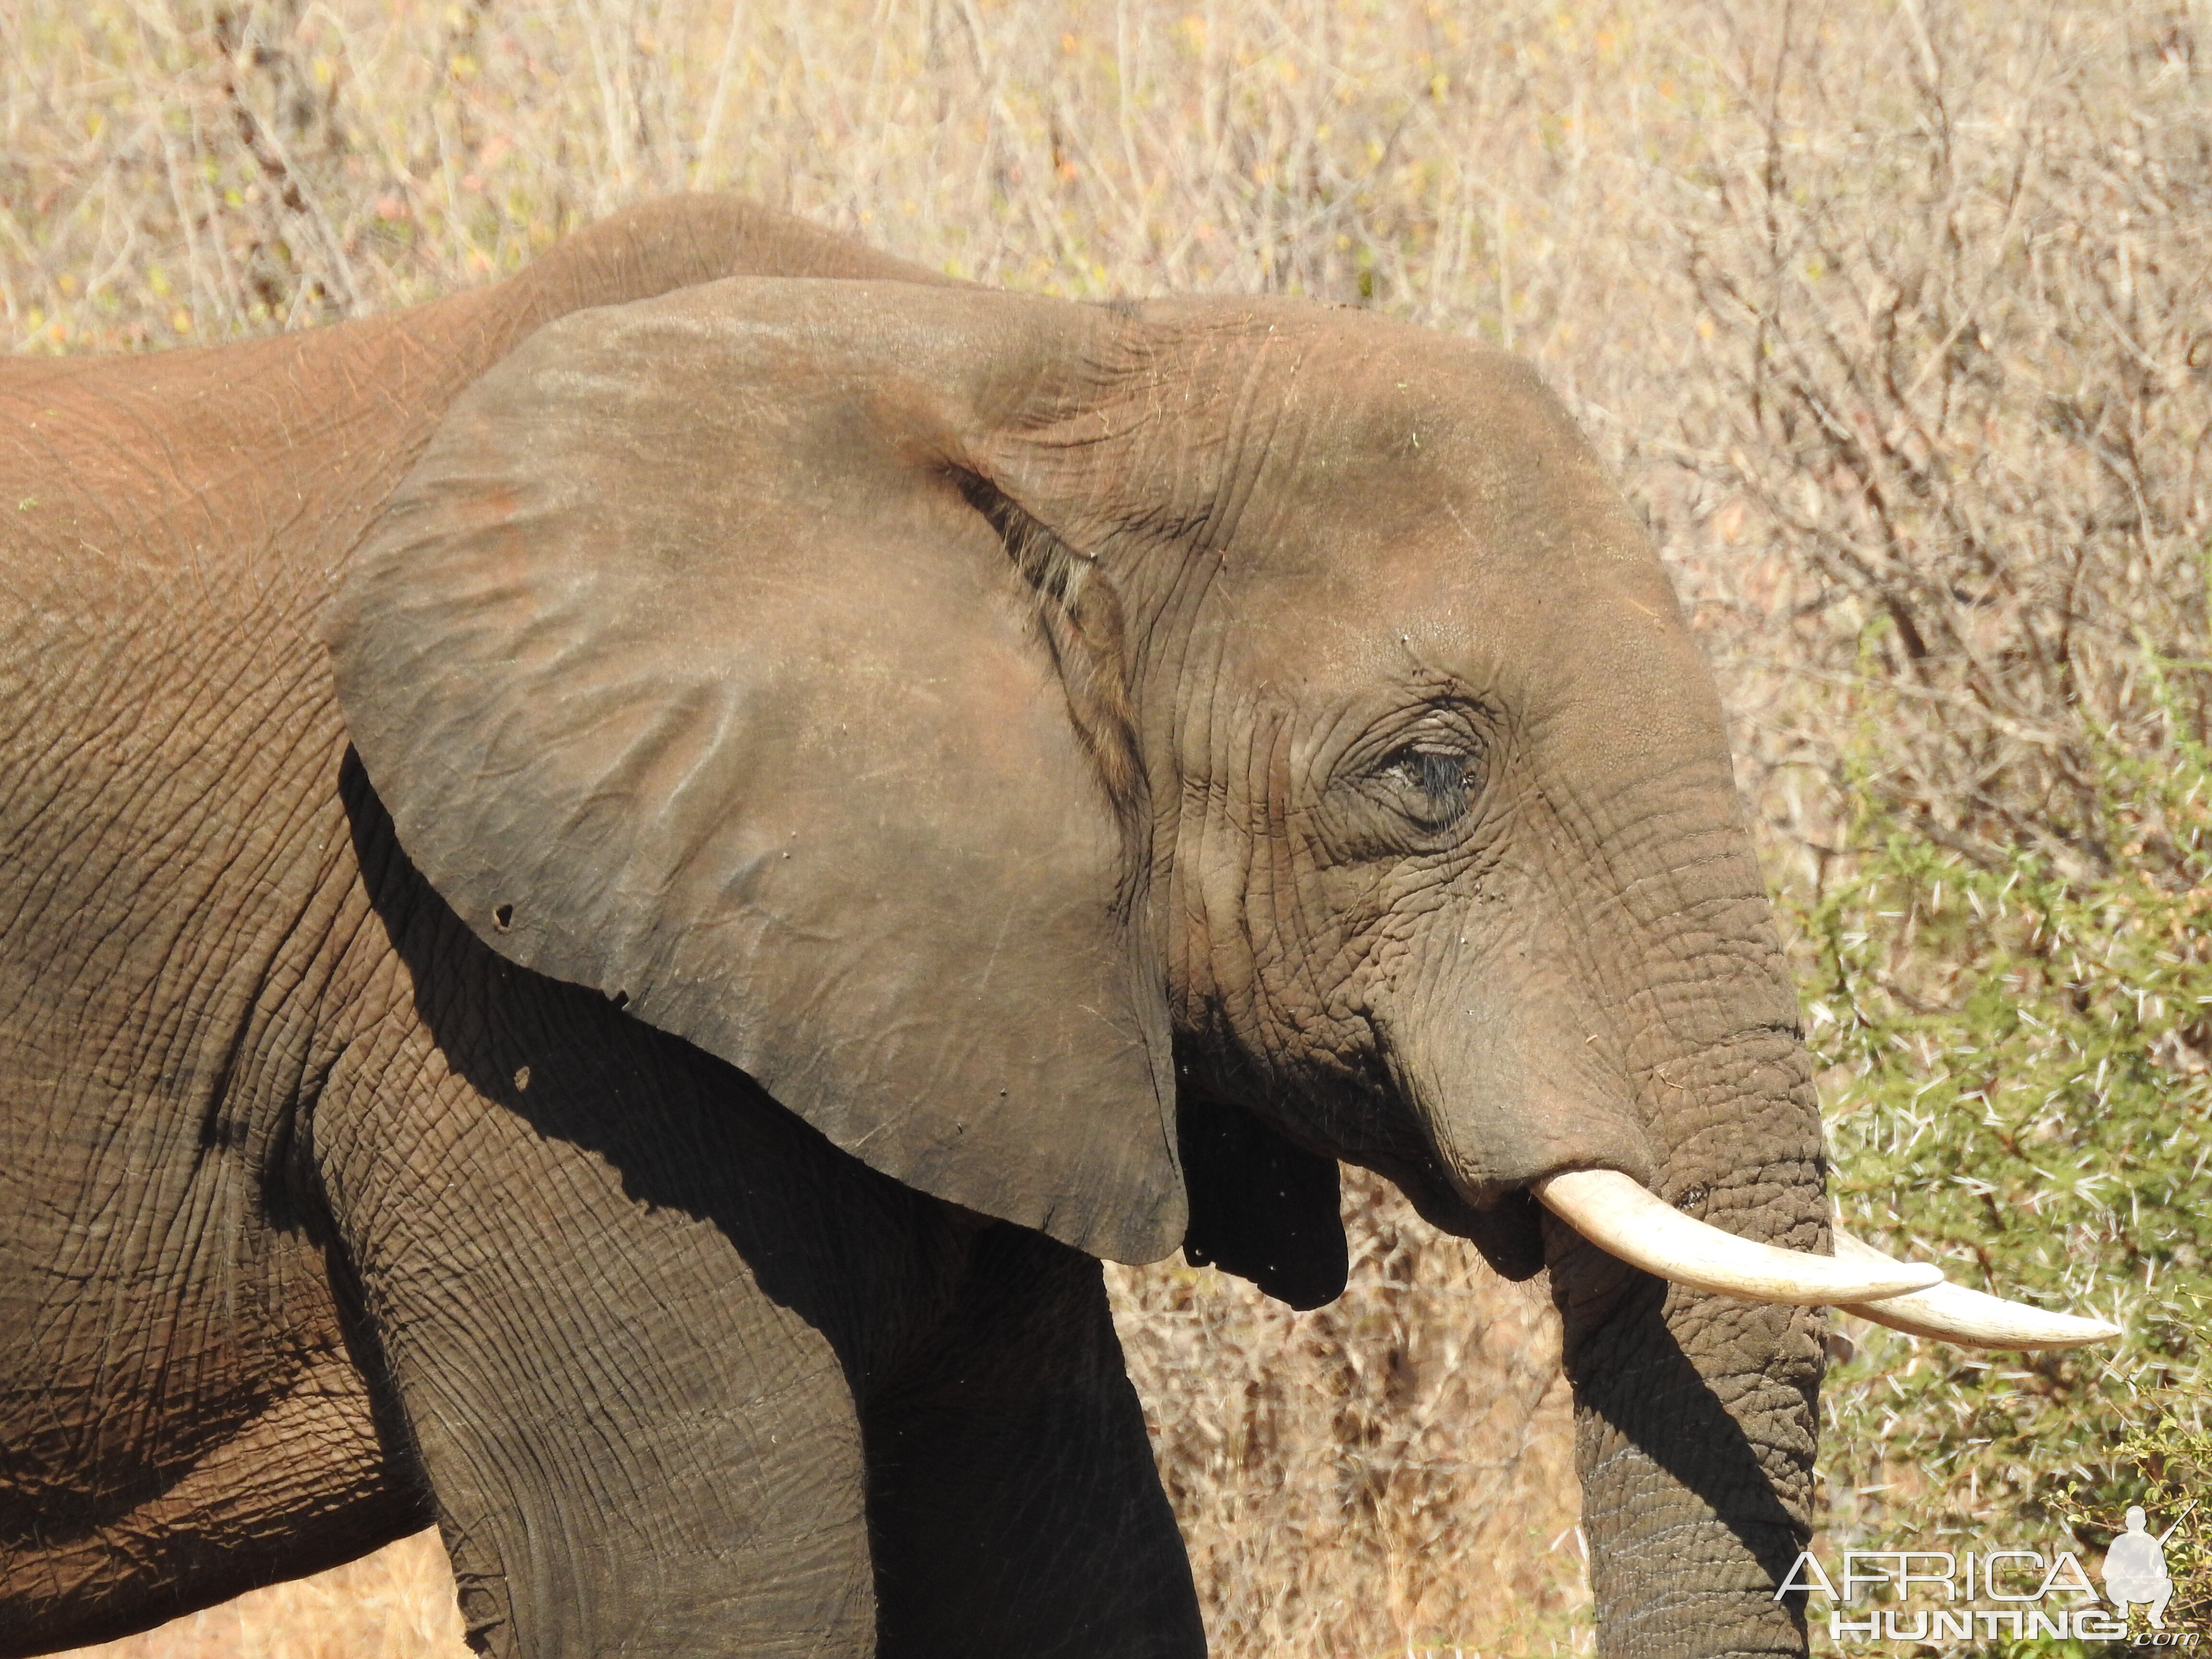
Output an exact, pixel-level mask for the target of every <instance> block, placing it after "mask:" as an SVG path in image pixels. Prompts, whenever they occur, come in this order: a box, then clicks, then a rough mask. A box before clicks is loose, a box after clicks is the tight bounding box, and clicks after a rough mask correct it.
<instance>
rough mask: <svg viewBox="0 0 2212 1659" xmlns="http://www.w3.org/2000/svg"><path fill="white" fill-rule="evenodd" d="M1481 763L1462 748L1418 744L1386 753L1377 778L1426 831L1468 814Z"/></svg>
mask: <svg viewBox="0 0 2212 1659" xmlns="http://www.w3.org/2000/svg"><path fill="white" fill-rule="evenodd" d="M1479 772H1480V762H1479V761H1478V759H1477V758H1476V757H1474V756H1473V755H1470V754H1468V753H1465V752H1464V751H1462V750H1456V749H1440V748H1437V747H1434V746H1432V745H1424V744H1409V745H1408V746H1407V747H1406V748H1403V749H1401V750H1396V751H1395V752H1394V753H1392V754H1389V755H1387V756H1385V757H1383V763H1382V764H1381V765H1380V766H1379V767H1377V768H1376V781H1378V782H1380V783H1381V784H1382V786H1383V789H1384V791H1385V792H1386V793H1388V794H1389V797H1390V799H1391V802H1392V804H1393V805H1395V806H1396V807H1397V808H1398V810H1399V811H1401V812H1403V813H1405V815H1406V816H1407V817H1409V818H1411V819H1413V822H1414V823H1418V824H1419V825H1420V826H1421V827H1422V828H1423V829H1445V828H1447V827H1449V825H1451V824H1453V823H1456V822H1458V820H1459V819H1461V818H1462V817H1465V816H1466V815H1467V809H1468V802H1469V801H1471V800H1472V799H1474V793H1475V791H1476V789H1477V787H1479V785H1480V776H1479Z"/></svg>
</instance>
